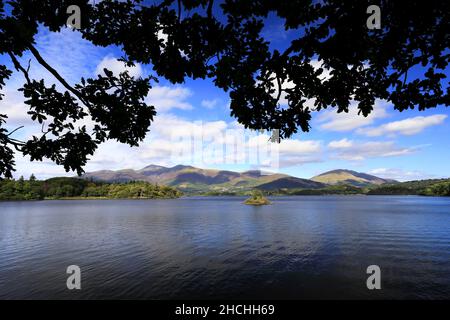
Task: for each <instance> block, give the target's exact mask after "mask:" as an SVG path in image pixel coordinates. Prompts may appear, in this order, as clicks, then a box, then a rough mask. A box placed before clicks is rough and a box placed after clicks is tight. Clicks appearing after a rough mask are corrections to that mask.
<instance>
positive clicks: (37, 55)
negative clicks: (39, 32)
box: [28, 44, 89, 106]
mask: <svg viewBox="0 0 450 320" xmlns="http://www.w3.org/2000/svg"><path fill="white" fill-rule="evenodd" d="M28 48H29V49H30V51H31V53H32V54H33V56H34V57H35V58H36V60H37V61H38V62H39V63H40V64H41V65H42V66H43V67H44V68H45V69H47V70H48V71H49V72H50V73H51V74H52V75H53V76H54V77H55V78H56V79H58V81H59V82H60V83H61V84H62V85H63V86H64V87H65V88H66V89H67V90H69V91H70V92H72V93H73V94H74V95H75V96H76V97H77V98H78V99H80V101H81V102H83V103H84V104H85V105H86V106H89V102H88V101H87V100H85V99H84V97H83V95H82V94H81V92H79V91H78V90H76V89H75V88H73V87H72V86H71V85H70V84H68V83H67V81H66V80H65V79H64V78H63V77H62V76H61V75H60V74H59V73H58V71H56V70H55V69H53V68H52V66H50V65H49V64H48V63H47V62H46V61H45V60H44V58H42V56H41V55H40V53H39V51H37V49H36V48H35V47H34V46H33V45H31V44H30V45H29V46H28Z"/></svg>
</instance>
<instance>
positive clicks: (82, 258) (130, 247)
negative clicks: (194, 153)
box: [0, 196, 450, 299]
mask: <svg viewBox="0 0 450 320" xmlns="http://www.w3.org/2000/svg"><path fill="white" fill-rule="evenodd" d="M243 200H244V198H237V197H223V198H222V197H211V198H182V199H176V200H109V201H104V200H103V201H102V200H98V201H96V200H92V201H91V200H80V201H76V200H73V201H72V200H67V201H38V202H2V203H0V299H17V298H26V299H32V298H33V299H34V298H40V299H47V298H60V299H89V298H100V299H103V298H138V299H176V298H181V299H182V298H190V299H196V298H204V299H212V298H234V299H239V298H267V299H281V298H286V299H306V298H319V299H329V298H337V299H346V298H361V299H380V298H387V299H392V298H393V299H404V298H412V299H432V298H435V299H436V298H437V299H443V298H446V299H449V298H450V198H427V197H415V196H406V197H403V196H390V197H384V196H299V197H280V198H274V199H272V200H273V201H274V203H273V204H272V205H270V206H263V207H251V206H246V205H243V204H242V201H243ZM69 265H78V266H79V267H80V268H81V287H82V288H81V290H79V291H77V290H72V291H69V290H67V288H66V279H67V277H68V275H67V274H66V268H67V266H69ZM369 265H378V266H379V267H380V268H381V287H382V289H381V290H368V289H367V287H366V279H367V277H368V276H369V275H368V274H367V273H366V269H367V267H368V266H369Z"/></svg>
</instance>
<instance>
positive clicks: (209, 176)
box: [83, 165, 325, 193]
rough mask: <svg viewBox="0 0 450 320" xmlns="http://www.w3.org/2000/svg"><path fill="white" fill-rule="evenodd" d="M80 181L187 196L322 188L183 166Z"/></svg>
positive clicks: (93, 175)
mask: <svg viewBox="0 0 450 320" xmlns="http://www.w3.org/2000/svg"><path fill="white" fill-rule="evenodd" d="M83 178H84V179H88V180H93V181H103V182H127V181H146V182H150V183H158V184H163V185H168V186H172V187H176V188H178V189H179V190H182V191H183V192H187V193H206V192H215V193H224V192H244V191H249V190H251V189H253V188H256V187H257V188H259V189H261V190H276V189H284V188H297V189H298V188H308V189H315V188H321V187H323V186H325V185H324V184H322V183H319V182H315V181H311V180H307V179H300V178H295V177H291V176H288V175H285V174H270V173H265V172H262V171H260V170H250V171H245V172H233V171H228V170H213V169H200V168H195V167H192V166H183V165H177V166H174V167H170V168H168V167H163V166H156V165H149V166H147V167H145V168H142V169H140V170H132V169H125V170H118V171H111V170H101V171H95V172H88V173H86V174H84V175H83Z"/></svg>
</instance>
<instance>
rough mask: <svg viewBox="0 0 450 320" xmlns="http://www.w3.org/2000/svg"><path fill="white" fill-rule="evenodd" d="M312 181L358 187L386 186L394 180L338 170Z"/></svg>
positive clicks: (323, 174) (328, 172)
mask: <svg viewBox="0 0 450 320" xmlns="http://www.w3.org/2000/svg"><path fill="white" fill-rule="evenodd" d="M311 180H313V181H317V182H322V183H326V184H331V185H336V184H350V185H353V186H358V187H362V186H366V185H370V184H384V183H388V182H392V180H387V179H383V178H379V177H377V176H373V175H370V174H367V173H362V172H357V171H353V170H348V169H336V170H331V171H327V172H324V173H321V174H319V175H317V176H314V177H312V178H311Z"/></svg>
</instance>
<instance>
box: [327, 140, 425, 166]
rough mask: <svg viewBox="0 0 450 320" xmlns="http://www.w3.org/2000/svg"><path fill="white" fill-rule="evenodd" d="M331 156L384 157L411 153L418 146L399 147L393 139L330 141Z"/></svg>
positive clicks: (357, 159)
mask: <svg viewBox="0 0 450 320" xmlns="http://www.w3.org/2000/svg"><path fill="white" fill-rule="evenodd" d="M328 147H329V149H330V151H331V152H332V156H331V157H332V158H335V159H339V160H350V161H362V160H365V159H368V158H384V157H394V156H402V155H407V154H411V153H413V152H415V151H417V150H418V149H420V146H415V147H409V148H408V147H400V146H397V145H396V144H395V143H394V142H393V141H368V142H355V141H352V140H346V139H343V140H337V141H331V142H330V143H329V144H328Z"/></svg>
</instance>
